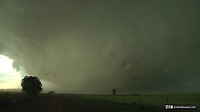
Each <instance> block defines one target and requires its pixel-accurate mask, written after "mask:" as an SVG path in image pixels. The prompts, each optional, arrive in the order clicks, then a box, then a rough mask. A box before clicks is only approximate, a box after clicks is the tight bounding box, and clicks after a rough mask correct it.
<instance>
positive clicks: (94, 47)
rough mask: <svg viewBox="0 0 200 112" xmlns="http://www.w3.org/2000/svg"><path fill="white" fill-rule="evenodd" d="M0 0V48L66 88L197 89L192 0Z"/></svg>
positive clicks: (197, 21)
mask: <svg viewBox="0 0 200 112" xmlns="http://www.w3.org/2000/svg"><path fill="white" fill-rule="evenodd" d="M0 4H1V6H0V7H1V9H0V15H1V16H0V39H1V40H0V51H1V52H2V53H3V54H6V55H7V56H9V57H11V58H12V59H14V60H15V64H14V66H15V67H16V69H19V68H20V69H22V70H21V71H23V72H24V73H27V74H31V75H37V76H39V77H40V78H42V79H43V80H46V81H49V82H52V83H54V84H55V85H57V87H58V88H64V91H67V92H69V91H73V92H109V91H110V90H111V89H112V88H117V89H119V91H121V92H135V91H138V92H197V91H199V90H200V89H199V88H197V87H194V86H197V84H200V80H199V79H200V78H199V73H200V71H199V65H200V50H199V49H200V38H199V36H200V35H199V31H200V14H199V10H200V8H199V7H200V3H199V1H197V0H190V1H188V0H185V1H184V0H180V1H179V0H177V1H170V0H168V1H160V0H157V1H155V0H154V1H153V0H152V1H149V0H148V1H147V0H146V1H139V0H138V1H121V0H111V1H102V0H99V1H98V0H95V1H90V0H87V1H80V0H79V1H74V0H68V1H57V0H46V1H40V2H39V1H35V0H30V1H26V0H24V1H23V0H19V1H15V0H4V1H1V3H0ZM24 75H26V74H24ZM191 88H192V89H191Z"/></svg>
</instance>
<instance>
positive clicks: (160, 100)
mask: <svg viewBox="0 0 200 112" xmlns="http://www.w3.org/2000/svg"><path fill="white" fill-rule="evenodd" d="M46 96H48V97H46ZM41 97H44V98H41ZM40 98H41V100H40ZM64 99H66V100H64ZM50 100H52V101H53V102H51V103H50V102H49V101H50ZM26 102H27V103H28V104H31V105H35V106H36V107H39V106H37V103H38V104H39V103H41V102H44V105H47V107H48V105H50V104H51V105H53V104H58V107H59V108H63V109H64V110H69V108H70V107H69V108H68V106H67V105H69V104H70V105H71V106H73V107H74V109H76V106H80V108H82V109H83V110H84V109H85V107H91V106H92V107H98V108H99V109H100V108H102V109H104V110H107V111H110V112H163V111H165V110H164V104H197V108H199V105H200V94H199V93H182V94H118V95H115V96H114V95H110V94H52V95H49V94H39V95H38V96H37V97H31V96H27V95H25V94H22V93H17V92H16V93H14V92H9V93H6V92H4V93H0V110H1V109H5V108H8V107H12V106H15V107H16V108H21V107H20V105H24V103H25V104H27V103H26ZM34 102H37V103H34ZM45 103H47V104H45ZM60 104H61V105H60ZM64 104H67V105H64ZM18 105H19V106H18ZM28 108H31V107H27V109H28ZM42 108H43V107H41V110H42ZM51 108H52V109H53V108H54V106H52V107H51ZM13 110H14V109H13ZM50 110H51V109H50ZM86 110H87V109H86ZM38 111H40V110H38ZM197 111H200V110H199V109H198V110H197ZM63 112H64V111H63ZM170 112H176V111H170ZM177 112H180V111H177ZM184 112H187V111H184ZM195 112H196V111H195Z"/></svg>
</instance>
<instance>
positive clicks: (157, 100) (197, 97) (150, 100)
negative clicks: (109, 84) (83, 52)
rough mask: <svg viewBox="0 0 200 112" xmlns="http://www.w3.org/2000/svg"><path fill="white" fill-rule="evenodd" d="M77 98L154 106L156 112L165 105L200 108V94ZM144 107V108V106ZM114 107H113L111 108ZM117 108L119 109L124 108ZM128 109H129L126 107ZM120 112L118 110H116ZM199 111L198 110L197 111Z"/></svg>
mask: <svg viewBox="0 0 200 112" xmlns="http://www.w3.org/2000/svg"><path fill="white" fill-rule="evenodd" d="M78 96H79V97H82V98H86V99H89V100H93V101H99V102H104V103H105V102H110V103H118V104H120V105H124V107H126V106H125V105H130V104H132V106H133V105H137V106H136V108H137V107H138V106H140V107H142V108H143V107H144V108H146V106H147V107H148V106H155V108H157V109H156V111H164V105H165V104H197V108H199V106H200V94H199V93H179V94H135V95H134V94H132V95H131V94H129V95H127V94H126V95H125V94H124V95H123V94H121V95H120V94H119V95H116V96H113V95H106V94H90V95H87V94H81V95H78ZM145 105H146V106H145ZM113 107H114V106H113ZM124 107H119V108H124ZM127 108H130V107H127ZM152 108H154V107H152ZM118 110H120V109H118ZM129 111H131V110H129ZM197 111H199V109H198V110H197Z"/></svg>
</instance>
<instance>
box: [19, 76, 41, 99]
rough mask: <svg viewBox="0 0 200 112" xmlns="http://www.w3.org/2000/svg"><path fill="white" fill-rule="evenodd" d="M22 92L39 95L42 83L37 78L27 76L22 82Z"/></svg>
mask: <svg viewBox="0 0 200 112" xmlns="http://www.w3.org/2000/svg"><path fill="white" fill-rule="evenodd" d="M21 86H22V92H23V93H27V94H30V95H37V94H38V93H39V92H41V91H42V83H41V81H40V79H39V78H37V77H36V76H25V77H24V79H22V82H21Z"/></svg>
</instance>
